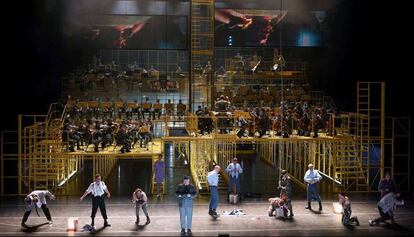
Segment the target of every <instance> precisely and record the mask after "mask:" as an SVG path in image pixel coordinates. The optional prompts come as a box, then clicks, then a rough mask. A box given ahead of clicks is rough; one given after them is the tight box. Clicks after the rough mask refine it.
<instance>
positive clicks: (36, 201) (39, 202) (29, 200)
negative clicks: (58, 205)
mask: <svg viewBox="0 0 414 237" xmlns="http://www.w3.org/2000/svg"><path fill="white" fill-rule="evenodd" d="M46 197H49V198H50V200H55V196H54V195H53V194H52V193H51V192H49V191H48V190H35V191H33V192H31V193H30V194H29V195H27V196H26V198H25V199H24V209H25V213H24V215H23V219H22V224H21V225H22V227H27V225H26V221H27V219H28V218H29V216H30V213H31V212H32V209H33V207H34V208H35V210H36V213H37V215H39V213H38V212H37V208H42V210H43V213H44V214H45V216H46V219H47V220H48V224H49V225H51V224H52V223H53V222H52V216H51V215H50V211H49V208H48V207H47V203H46Z"/></svg>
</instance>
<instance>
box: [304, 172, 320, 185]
mask: <svg viewBox="0 0 414 237" xmlns="http://www.w3.org/2000/svg"><path fill="white" fill-rule="evenodd" d="M303 179H304V180H305V182H306V183H308V184H314V183H316V182H319V181H320V180H321V179H322V176H321V175H320V174H319V171H318V170H315V169H314V170H313V171H311V170H308V171H306V173H305V177H303Z"/></svg>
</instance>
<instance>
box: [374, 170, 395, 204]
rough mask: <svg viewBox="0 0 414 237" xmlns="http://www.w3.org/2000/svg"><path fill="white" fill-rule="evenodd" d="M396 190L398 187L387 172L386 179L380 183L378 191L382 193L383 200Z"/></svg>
mask: <svg viewBox="0 0 414 237" xmlns="http://www.w3.org/2000/svg"><path fill="white" fill-rule="evenodd" d="M395 190H396V185H395V183H394V180H392V179H391V175H390V172H386V173H385V177H384V178H383V179H381V181H380V182H379V183H378V191H380V192H381V198H383V197H384V196H385V195H387V194H388V193H390V192H394V191H395Z"/></svg>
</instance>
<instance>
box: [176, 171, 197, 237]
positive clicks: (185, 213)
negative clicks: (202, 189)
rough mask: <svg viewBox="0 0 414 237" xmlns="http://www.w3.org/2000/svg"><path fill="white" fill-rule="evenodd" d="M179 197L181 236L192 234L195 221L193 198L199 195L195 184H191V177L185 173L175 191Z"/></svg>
mask: <svg viewBox="0 0 414 237" xmlns="http://www.w3.org/2000/svg"><path fill="white" fill-rule="evenodd" d="M175 196H176V197H177V198H178V207H179V209H180V224H181V236H184V235H185V230H186V229H187V234H188V235H191V226H192V222H193V199H194V198H195V197H196V196H197V191H196V189H195V187H194V185H192V184H190V177H189V176H187V175H185V176H184V179H183V183H182V184H180V185H178V187H177V190H176V191H175Z"/></svg>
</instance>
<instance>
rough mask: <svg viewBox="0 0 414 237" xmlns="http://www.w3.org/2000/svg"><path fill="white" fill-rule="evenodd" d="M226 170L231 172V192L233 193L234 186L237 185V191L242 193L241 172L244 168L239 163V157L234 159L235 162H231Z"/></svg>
mask: <svg viewBox="0 0 414 237" xmlns="http://www.w3.org/2000/svg"><path fill="white" fill-rule="evenodd" d="M226 172H227V173H228V174H229V190H228V192H229V194H230V193H231V191H232V189H233V186H234V185H236V193H240V181H239V178H240V174H241V173H243V168H242V167H241V166H240V164H239V163H237V158H234V159H233V163H230V164H229V165H228V166H227V168H226Z"/></svg>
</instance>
